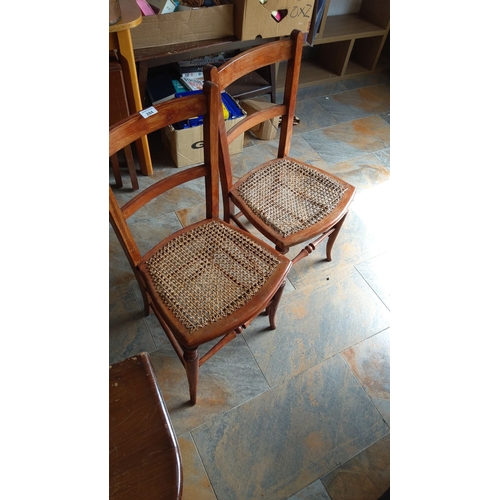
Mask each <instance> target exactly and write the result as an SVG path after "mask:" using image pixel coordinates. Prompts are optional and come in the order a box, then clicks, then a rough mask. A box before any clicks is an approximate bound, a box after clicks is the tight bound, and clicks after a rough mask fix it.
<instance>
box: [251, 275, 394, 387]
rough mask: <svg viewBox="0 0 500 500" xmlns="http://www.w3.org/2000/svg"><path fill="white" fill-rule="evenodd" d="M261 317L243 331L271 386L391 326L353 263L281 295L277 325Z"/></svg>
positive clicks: (386, 312)
mask: <svg viewBox="0 0 500 500" xmlns="http://www.w3.org/2000/svg"><path fill="white" fill-rule="evenodd" d="M266 319H267V318H265V317H259V318H257V319H256V320H255V321H254V323H253V324H252V325H250V327H249V328H247V330H245V332H244V333H243V334H242V335H243V336H244V337H245V340H246V341H247V343H248V346H249V348H250V350H251V351H252V354H253V355H254V357H255V359H256V361H257V363H258V364H259V367H260V369H261V370H262V373H263V374H264V375H265V377H266V380H267V381H268V383H269V385H270V386H271V387H273V386H276V385H277V384H280V383H283V382H284V381H285V380H287V379H289V378H290V377H293V376H295V375H297V374H298V373H300V372H303V371H305V370H307V369H309V368H311V367H312V366H314V365H316V364H318V363H321V362H322V361H324V360H325V359H327V358H329V357H331V356H333V355H335V354H337V353H338V352H340V351H343V350H344V349H346V348H348V347H350V346H352V345H354V344H356V343H358V342H360V341H361V340H363V339H365V338H367V337H370V336H372V335H374V334H375V333H377V332H380V331H381V330H384V329H385V328H387V327H388V326H389V313H388V311H387V309H386V308H385V307H384V305H383V304H382V303H381V302H380V300H379V299H378V297H377V296H376V295H375V294H374V293H373V291H372V290H371V289H370V287H369V286H368V285H367V284H366V282H365V281H364V280H363V279H362V278H361V277H360V276H359V274H358V273H357V272H356V270H355V269H354V268H351V269H350V270H348V271H346V272H345V273H344V274H342V275H341V276H337V277H335V278H332V280H330V281H329V282H328V284H323V285H322V286H319V285H317V284H313V285H311V286H309V287H304V288H301V289H299V290H296V291H294V292H292V293H289V294H287V295H284V296H283V297H282V299H281V303H280V306H279V308H278V313H277V319H276V322H277V329H276V330H274V331H271V332H269V331H267V330H266V328H267V324H266V322H265V321H266Z"/></svg>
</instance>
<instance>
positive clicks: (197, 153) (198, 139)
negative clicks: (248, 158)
mask: <svg viewBox="0 0 500 500" xmlns="http://www.w3.org/2000/svg"><path fill="white" fill-rule="evenodd" d="M235 103H236V101H235ZM238 107H239V108H240V110H241V111H242V113H243V116H241V117H239V118H234V119H232V120H226V130H227V129H229V128H231V127H232V126H233V125H235V124H236V123H238V122H240V121H241V120H243V118H245V116H246V113H245V111H244V110H243V109H242V108H241V106H238ZM244 135H245V134H241V135H240V136H239V137H238V138H237V139H236V140H234V141H233V142H232V143H231V145H230V146H229V154H231V155H234V154H237V153H241V152H242V151H243V139H244ZM161 139H162V142H163V144H164V145H165V147H166V148H167V150H168V152H169V153H170V156H171V157H172V159H173V160H174V163H175V164H176V166H177V167H178V168H181V167H188V166H191V165H199V164H200V163H203V125H200V126H198V127H191V128H185V129H182V130H176V129H175V128H174V127H173V126H172V125H169V126H168V127H166V128H164V129H162V132H161Z"/></svg>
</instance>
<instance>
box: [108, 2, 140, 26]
mask: <svg viewBox="0 0 500 500" xmlns="http://www.w3.org/2000/svg"><path fill="white" fill-rule="evenodd" d="M120 9H121V11H122V17H121V18H120V20H119V21H118V22H117V23H116V24H113V25H111V26H110V27H109V32H110V33H116V32H117V31H123V30H129V29H131V28H134V27H135V26H138V25H139V24H141V23H142V13H141V9H139V6H138V5H137V3H136V1H135V0H120Z"/></svg>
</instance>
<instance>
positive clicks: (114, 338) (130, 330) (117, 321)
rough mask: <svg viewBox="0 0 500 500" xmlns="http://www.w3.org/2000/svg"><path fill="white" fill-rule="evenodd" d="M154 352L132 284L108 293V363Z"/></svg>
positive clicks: (141, 305)
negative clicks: (142, 353)
mask: <svg viewBox="0 0 500 500" xmlns="http://www.w3.org/2000/svg"><path fill="white" fill-rule="evenodd" d="M155 349H156V346H155V343H154V341H153V338H152V336H151V332H150V330H149V327H148V325H147V323H146V321H145V320H144V312H143V304H142V302H139V301H138V300H137V296H136V294H135V292H134V286H133V284H132V283H130V284H127V285H124V286H121V287H119V288H117V289H115V290H111V291H110V300H109V362H110V364H113V363H118V362H119V361H123V360H124V359H127V358H128V357H130V356H133V355H135V354H139V353H140V352H151V351H154V350H155Z"/></svg>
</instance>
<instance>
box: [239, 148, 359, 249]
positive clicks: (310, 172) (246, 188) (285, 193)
mask: <svg viewBox="0 0 500 500" xmlns="http://www.w3.org/2000/svg"><path fill="white" fill-rule="evenodd" d="M349 187H350V186H349V184H347V183H345V182H343V181H342V180H341V179H339V178H337V177H334V176H330V175H328V174H327V173H326V172H324V171H321V170H319V169H316V168H314V167H312V166H310V165H307V164H305V163H302V162H299V161H298V160H294V159H291V158H279V159H277V160H271V161H269V162H267V163H265V164H263V165H261V166H260V167H258V168H256V169H255V170H253V171H252V172H250V173H249V174H247V175H245V176H244V177H243V178H242V179H240V180H239V181H238V182H236V183H235V185H234V187H233V189H231V191H230V196H231V198H232V199H233V201H234V203H235V205H236V206H238V207H239V208H240V210H243V211H245V212H246V213H248V212H250V213H253V214H255V216H257V217H258V218H259V219H260V221H261V223H262V224H264V225H266V226H267V227H268V230H269V231H274V232H275V233H276V235H277V237H281V238H283V239H284V241H285V242H286V245H287V246H293V245H295V244H298V243H301V242H302V241H306V240H307V239H308V234H309V233H308V234H307V235H306V236H303V235H304V232H305V231H306V230H310V229H311V228H313V227H314V226H315V225H317V224H318V223H325V222H326V223H328V224H329V225H332V224H335V223H336V222H337V221H338V219H339V218H340V217H341V215H342V213H343V210H344V208H345V203H342V202H343V201H344V202H345V201H347V197H346V198H345V199H344V195H345V194H346V193H348V194H350V193H349Z"/></svg>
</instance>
